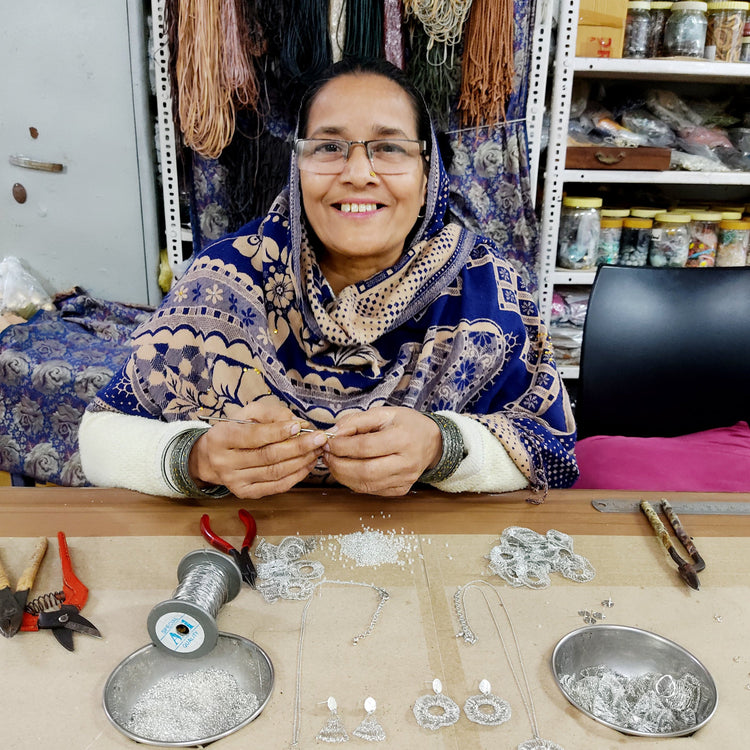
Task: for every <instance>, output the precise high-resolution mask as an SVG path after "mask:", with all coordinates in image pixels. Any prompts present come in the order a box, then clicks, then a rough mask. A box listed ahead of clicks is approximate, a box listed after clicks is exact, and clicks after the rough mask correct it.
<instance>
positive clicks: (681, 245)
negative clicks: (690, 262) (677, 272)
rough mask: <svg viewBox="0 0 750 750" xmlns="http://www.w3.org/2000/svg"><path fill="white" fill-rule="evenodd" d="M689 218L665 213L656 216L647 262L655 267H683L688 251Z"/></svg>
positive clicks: (685, 215) (683, 215) (684, 215)
mask: <svg viewBox="0 0 750 750" xmlns="http://www.w3.org/2000/svg"><path fill="white" fill-rule="evenodd" d="M688 224H690V216H689V215H688V214H678V213H671V212H666V213H662V214H656V216H655V217H654V226H653V227H652V229H651V245H650V248H649V253H648V262H649V264H650V265H652V266H656V267H664V266H669V267H678V268H681V267H682V266H684V265H685V263H686V262H687V259H688V252H689V249H690V232H689V230H688Z"/></svg>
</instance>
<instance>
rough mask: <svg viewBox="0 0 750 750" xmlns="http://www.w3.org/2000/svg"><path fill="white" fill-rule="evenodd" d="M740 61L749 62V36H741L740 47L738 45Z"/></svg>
mask: <svg viewBox="0 0 750 750" xmlns="http://www.w3.org/2000/svg"><path fill="white" fill-rule="evenodd" d="M740 62H750V36H743V37H742V47H740Z"/></svg>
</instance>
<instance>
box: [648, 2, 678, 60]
mask: <svg viewBox="0 0 750 750" xmlns="http://www.w3.org/2000/svg"><path fill="white" fill-rule="evenodd" d="M672 5H673V3H672V0H669V2H664V0H653V2H652V3H651V26H650V28H649V33H648V54H647V55H646V56H647V57H662V56H663V55H664V27H665V26H666V25H667V19H668V18H669V14H670V12H671V10H672Z"/></svg>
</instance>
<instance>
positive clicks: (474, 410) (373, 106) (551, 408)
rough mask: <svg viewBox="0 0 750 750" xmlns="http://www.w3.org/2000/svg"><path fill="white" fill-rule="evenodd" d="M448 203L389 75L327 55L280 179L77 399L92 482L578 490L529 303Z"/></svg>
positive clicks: (432, 157)
mask: <svg viewBox="0 0 750 750" xmlns="http://www.w3.org/2000/svg"><path fill="white" fill-rule="evenodd" d="M447 204H448V181H447V177H446V174H445V170H444V168H443V164H442V161H441V159H440V154H439V151H438V148H437V144H436V139H435V137H434V134H433V131H432V127H431V124H430V119H429V114H428V113H427V111H426V108H425V106H424V103H423V100H422V97H421V96H420V94H419V93H418V92H417V91H416V90H415V89H414V88H413V87H412V86H411V85H410V84H409V83H408V81H406V79H405V78H404V76H403V74H402V73H401V71H400V70H398V69H397V68H395V67H394V66H392V65H390V64H388V63H385V62H383V61H357V60H346V61H344V62H342V63H339V64H337V65H335V66H333V68H332V69H331V70H330V71H329V72H328V74H327V75H325V76H324V77H323V78H322V79H321V80H320V81H319V82H318V83H317V84H316V85H315V86H314V87H313V88H312V89H311V90H310V91H309V92H308V94H307V95H306V96H305V98H304V100H303V103H302V106H301V108H300V116H299V122H298V126H297V139H296V141H295V148H294V150H293V152H292V157H291V164H290V171H289V185H288V187H287V188H286V189H285V190H284V191H283V192H282V193H281V194H280V195H279V196H278V198H277V199H276V201H275V202H274V204H273V205H272V206H271V208H270V210H269V212H268V214H267V215H266V216H264V217H262V218H261V219H258V220H256V221H254V222H251V223H250V224H248V225H246V226H244V227H242V228H241V229H240V230H239V231H238V232H237V233H235V234H233V235H230V236H227V237H225V238H223V239H221V240H219V241H218V242H216V243H214V244H213V245H211V246H209V247H208V248H206V249H205V250H204V251H203V252H202V253H201V254H200V255H199V256H198V257H196V258H195V260H194V261H193V263H192V265H191V267H190V269H189V270H188V271H187V272H186V274H185V275H184V276H183V277H182V278H181V279H180V280H179V281H178V282H177V284H176V285H175V287H174V289H173V290H172V291H171V292H170V294H169V295H168V296H167V297H166V298H165V300H164V303H163V304H162V306H161V308H160V309H159V310H157V312H156V313H155V315H154V316H153V318H152V319H151V320H150V321H149V322H147V323H145V324H144V325H142V326H141V327H140V328H139V329H138V330H137V331H136V333H135V334H134V336H133V340H132V354H131V356H130V359H129V360H128V361H127V363H126V364H125V365H124V367H123V368H122V370H121V371H120V373H119V374H118V375H116V376H115V377H114V378H113V379H112V381H111V382H110V383H109V384H108V385H107V386H106V387H105V388H104V389H103V390H102V391H100V393H99V395H98V397H97V400H96V401H95V403H94V404H93V405H92V406H91V407H90V408H89V411H88V412H87V414H86V415H85V417H84V420H83V422H82V424H81V429H80V433H79V441H80V449H81V456H82V463H83V467H84V471H85V472H86V474H87V476H88V478H89V480H90V481H92V482H93V483H95V484H102V485H110V486H112V485H114V486H123V487H129V488H132V489H136V490H140V491H142V492H150V493H153V494H160V495H170V496H180V495H188V496H199V495H211V496H220V495H222V494H226V493H228V492H231V493H233V494H234V495H236V496H237V497H252V498H257V497H263V496H267V495H272V494H274V493H280V492H284V491H286V490H288V489H290V488H291V487H293V486H295V485H296V484H298V483H301V482H319V483H320V482H337V483H339V484H342V485H345V486H347V487H349V488H351V489H353V490H355V491H358V492H367V493H372V494H379V495H404V494H406V493H407V492H408V491H409V489H410V488H411V487H412V486H413V485H414V484H415V483H416V482H420V481H421V482H427V483H430V484H433V485H434V486H436V487H438V488H440V489H443V490H446V491H452V492H460V491H481V492H503V491H509V490H516V489H521V488H523V487H527V486H531V487H532V488H534V489H546V488H547V487H566V486H569V485H570V484H572V482H573V481H574V480H575V478H576V476H577V466H576V462H575V457H574V453H573V447H574V439H575V426H574V423H573V419H572V415H571V410H570V405H569V402H568V398H567V394H566V391H565V389H564V387H563V386H562V384H561V381H560V377H559V375H558V373H557V370H556V367H555V362H554V357H553V354H552V351H551V348H550V344H549V339H548V335H547V331H546V329H545V328H544V326H543V325H542V323H541V321H540V319H539V316H538V313H537V309H536V306H535V304H534V301H533V298H532V297H531V295H530V294H529V293H528V292H527V290H526V289H525V288H524V286H523V283H522V282H521V280H520V278H519V276H518V275H517V274H516V272H515V271H514V270H513V268H512V266H511V265H509V264H508V263H507V262H505V261H504V260H502V252H501V250H500V249H499V248H498V247H497V246H496V245H494V243H492V241H490V240H488V239H486V238H483V237H479V236H477V235H475V234H473V233H472V232H470V231H468V230H466V229H464V228H462V227H460V226H458V225H457V224H452V223H448V224H446V223H445V220H444V217H445V211H446V207H447ZM211 417H223V418H229V419H224V420H222V421H218V420H216V421H215V422H213V423H212V426H211V427H208V426H207V425H206V423H205V420H206V419H208V420H209V421H210V419H211ZM236 420H243V422H242V423H240V422H239V421H236ZM311 427H312V428H313V429H312V430H310V429H309V428H311Z"/></svg>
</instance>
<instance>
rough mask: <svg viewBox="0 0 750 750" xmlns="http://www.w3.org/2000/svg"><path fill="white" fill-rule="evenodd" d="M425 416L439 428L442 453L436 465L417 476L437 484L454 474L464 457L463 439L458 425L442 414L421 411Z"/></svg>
mask: <svg viewBox="0 0 750 750" xmlns="http://www.w3.org/2000/svg"><path fill="white" fill-rule="evenodd" d="M421 413H422V414H424V415H425V417H429V418H430V419H431V420H432V421H433V422H434V423H435V424H436V425H437V426H438V428H439V429H440V436H441V437H442V439H443V455H442V456H440V460H439V461H438V462H437V465H436V466H433V467H432V468H431V469H427V470H426V471H424V472H423V473H422V475H421V476H420V477H419V481H420V482H425V483H429V484H437V483H439V482H443V481H445V480H446V479H448V477H450V476H452V475H453V474H455V472H456V469H458V467H459V465H460V464H461V461H463V460H464V458H465V457H466V450H465V447H464V439H463V435H462V434H461V430H460V429H459V428H458V425H457V424H456V423H455V422H454V421H453V420H452V419H448V417H445V416H443V415H442V414H434V413H432V412H428V411H423V412H421Z"/></svg>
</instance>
